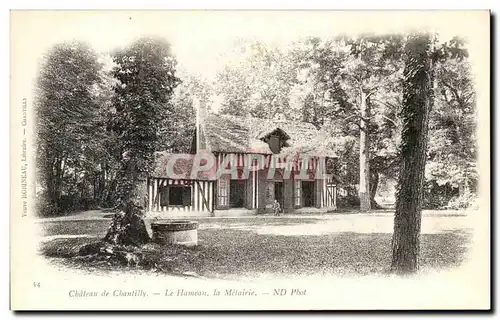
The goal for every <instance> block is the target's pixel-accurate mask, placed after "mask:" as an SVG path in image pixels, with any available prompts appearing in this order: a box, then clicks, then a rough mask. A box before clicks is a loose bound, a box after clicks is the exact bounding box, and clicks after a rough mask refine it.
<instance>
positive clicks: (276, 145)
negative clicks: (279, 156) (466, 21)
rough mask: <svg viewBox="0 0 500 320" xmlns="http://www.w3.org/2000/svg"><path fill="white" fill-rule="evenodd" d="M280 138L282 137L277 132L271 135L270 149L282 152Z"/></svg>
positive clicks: (274, 151)
mask: <svg viewBox="0 0 500 320" xmlns="http://www.w3.org/2000/svg"><path fill="white" fill-rule="evenodd" d="M280 140H281V139H280V137H279V136H278V135H276V134H273V135H272V136H270V137H269V142H268V143H269V149H271V151H272V152H273V153H280V151H281V147H282V145H281V141H280Z"/></svg>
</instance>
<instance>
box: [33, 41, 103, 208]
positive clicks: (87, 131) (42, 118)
mask: <svg viewBox="0 0 500 320" xmlns="http://www.w3.org/2000/svg"><path fill="white" fill-rule="evenodd" d="M101 68H102V65H101V64H100V63H99V62H98V57H97V55H96V53H95V52H94V51H93V50H92V49H91V48H90V47H89V46H88V45H87V44H85V43H82V42H66V43H61V44H57V45H55V46H54V47H52V48H51V49H50V51H49V52H48V54H47V55H46V56H45V57H44V60H43V65H42V68H41V71H40V75H39V77H38V81H37V88H36V101H35V110H36V111H35V112H36V117H37V127H36V133H37V149H38V150H37V155H38V156H37V169H38V173H39V176H40V179H39V181H40V182H41V184H42V188H43V194H44V195H43V197H44V199H45V200H46V202H40V205H41V209H42V210H43V211H44V212H42V214H56V213H61V211H64V210H66V209H70V207H71V206H72V205H73V203H72V202H73V201H64V199H63V196H64V195H66V196H67V197H70V196H71V195H72V194H73V193H75V192H76V187H77V185H78V184H80V183H84V181H82V177H84V176H85V175H82V173H83V172H84V171H85V168H86V167H87V164H88V162H87V160H86V158H85V157H86V155H87V153H88V151H89V149H93V148H94V146H95V145H94V144H93V142H92V140H89V137H91V136H92V135H93V133H95V132H96V128H97V127H98V123H97V121H96V116H97V114H98V112H99V107H98V103H97V100H96V95H95V90H94V89H95V88H96V87H98V86H99V85H100V83H101V78H100V70H101ZM70 200H71V198H70Z"/></svg>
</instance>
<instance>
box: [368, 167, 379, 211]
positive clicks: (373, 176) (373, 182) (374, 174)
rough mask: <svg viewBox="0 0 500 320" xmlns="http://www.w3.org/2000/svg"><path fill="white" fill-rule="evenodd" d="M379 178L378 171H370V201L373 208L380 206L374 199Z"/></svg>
mask: <svg viewBox="0 0 500 320" xmlns="http://www.w3.org/2000/svg"><path fill="white" fill-rule="evenodd" d="M379 179H380V174H379V173H378V171H373V170H372V171H371V173H370V203H371V206H372V207H373V208H380V206H379V205H378V203H377V201H375V196H376V195H377V189H378V183H379Z"/></svg>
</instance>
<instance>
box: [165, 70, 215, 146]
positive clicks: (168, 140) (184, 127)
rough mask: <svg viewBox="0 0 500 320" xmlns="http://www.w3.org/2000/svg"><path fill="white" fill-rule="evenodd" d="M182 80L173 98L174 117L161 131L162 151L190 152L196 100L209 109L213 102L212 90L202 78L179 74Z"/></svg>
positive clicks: (184, 73)
mask: <svg viewBox="0 0 500 320" xmlns="http://www.w3.org/2000/svg"><path fill="white" fill-rule="evenodd" d="M177 74H178V75H179V78H180V79H182V80H181V81H180V83H179V85H178V86H177V87H176V88H175V91H174V94H173V96H172V103H171V104H172V108H173V113H172V117H171V118H169V119H165V120H166V121H165V123H164V124H163V125H162V129H161V136H162V142H161V145H162V146H161V150H165V151H169V152H190V147H191V143H192V138H193V134H194V132H195V131H194V130H195V120H196V117H195V115H196V110H195V105H194V100H195V99H198V101H200V103H202V104H204V105H205V106H206V107H207V108H208V107H209V106H210V104H211V102H212V88H211V86H210V85H209V84H208V83H207V82H206V81H204V80H203V79H202V78H201V77H199V76H197V75H193V74H187V73H186V72H183V73H181V72H178V73H177Z"/></svg>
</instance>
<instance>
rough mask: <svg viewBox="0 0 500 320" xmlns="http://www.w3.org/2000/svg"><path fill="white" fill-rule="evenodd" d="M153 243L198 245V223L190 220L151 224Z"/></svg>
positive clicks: (163, 221)
mask: <svg viewBox="0 0 500 320" xmlns="http://www.w3.org/2000/svg"><path fill="white" fill-rule="evenodd" d="M151 230H152V231H153V241H154V242H156V243H159V244H166V245H168V244H179V245H185V246H196V245H197V244H198V222H196V221H188V220H156V221H153V222H151Z"/></svg>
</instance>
